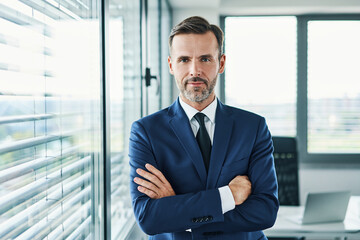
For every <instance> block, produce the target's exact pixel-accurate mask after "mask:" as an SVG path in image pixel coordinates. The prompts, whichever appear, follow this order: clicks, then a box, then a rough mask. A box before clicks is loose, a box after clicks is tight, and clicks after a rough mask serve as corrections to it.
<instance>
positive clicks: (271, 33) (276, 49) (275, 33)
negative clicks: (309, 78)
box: [225, 17, 297, 136]
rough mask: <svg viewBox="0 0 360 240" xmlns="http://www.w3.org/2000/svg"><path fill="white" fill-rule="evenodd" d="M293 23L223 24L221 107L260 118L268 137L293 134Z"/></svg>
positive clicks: (230, 20)
mask: <svg viewBox="0 0 360 240" xmlns="http://www.w3.org/2000/svg"><path fill="white" fill-rule="evenodd" d="M296 48H297V46H296V18H295V17H227V18H226V19H225V51H226V52H225V53H226V57H227V58H226V61H227V62H226V72H225V96H226V103H227V104H229V105H234V106H236V107H240V108H243V109H245V110H249V111H252V112H255V113H257V114H260V115H262V116H264V117H265V118H266V120H267V123H268V125H269V128H270V131H271V133H272V135H276V136H295V135H296V61H297V60H296Z"/></svg>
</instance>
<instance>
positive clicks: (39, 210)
mask: <svg viewBox="0 0 360 240" xmlns="http://www.w3.org/2000/svg"><path fill="white" fill-rule="evenodd" d="M23 2H26V4H25V3H23ZM92 3H96V1H89V0H88V1H86V0H85V1H72V0H69V1H61V2H53V1H52V2H50V1H1V3H0V52H1V54H0V225H1V228H0V238H1V239H15V238H18V239H43V238H46V237H47V238H51V239H58V238H61V239H65V238H69V239H70V238H74V239H75V238H76V239H89V238H92V239H99V238H100V235H101V230H100V229H101V226H100V224H99V223H100V221H101V219H100V218H101V214H100V212H99V210H100V208H101V206H102V198H101V195H100V194H95V193H96V192H98V190H99V189H100V185H101V184H102V180H101V178H100V177H99V174H98V172H97V171H98V170H97V169H101V162H102V161H101V155H100V154H99V153H100V151H101V148H100V146H101V142H100V138H99V136H100V133H101V128H100V121H99V119H100V84H99V76H100V66H99V58H100V57H99V53H100V44H99V19H98V8H97V4H94V5H93V4H92Z"/></svg>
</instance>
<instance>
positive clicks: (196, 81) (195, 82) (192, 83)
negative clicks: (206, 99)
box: [185, 77, 207, 87]
mask: <svg viewBox="0 0 360 240" xmlns="http://www.w3.org/2000/svg"><path fill="white" fill-rule="evenodd" d="M203 84H204V85H206V86H207V81H206V80H205V79H202V78H199V77H194V78H190V79H188V80H186V82H185V85H190V86H194V87H200V86H201V85H203Z"/></svg>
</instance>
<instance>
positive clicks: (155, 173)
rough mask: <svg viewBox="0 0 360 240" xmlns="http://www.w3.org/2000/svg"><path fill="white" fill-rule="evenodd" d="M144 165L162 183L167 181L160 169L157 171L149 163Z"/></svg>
mask: <svg viewBox="0 0 360 240" xmlns="http://www.w3.org/2000/svg"><path fill="white" fill-rule="evenodd" d="M145 167H146V169H147V170H149V171H150V172H151V173H152V174H154V175H155V176H157V177H158V178H159V179H160V180H161V181H162V182H163V183H168V181H167V180H166V178H165V176H164V174H162V172H161V171H159V170H158V169H157V168H156V167H154V166H153V165H151V164H148V163H147V164H145Z"/></svg>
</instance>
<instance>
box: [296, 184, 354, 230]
mask: <svg viewBox="0 0 360 240" xmlns="http://www.w3.org/2000/svg"><path fill="white" fill-rule="evenodd" d="M350 195H351V193H350V191H343V192H326V193H309V194H308V195H307V199H306V204H305V208H304V213H303V215H302V216H301V215H300V216H299V215H298V216H291V217H290V220H293V221H295V222H296V223H299V224H313V223H329V222H342V221H344V219H345V215H346V210H347V207H348V204H349V199H350Z"/></svg>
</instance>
